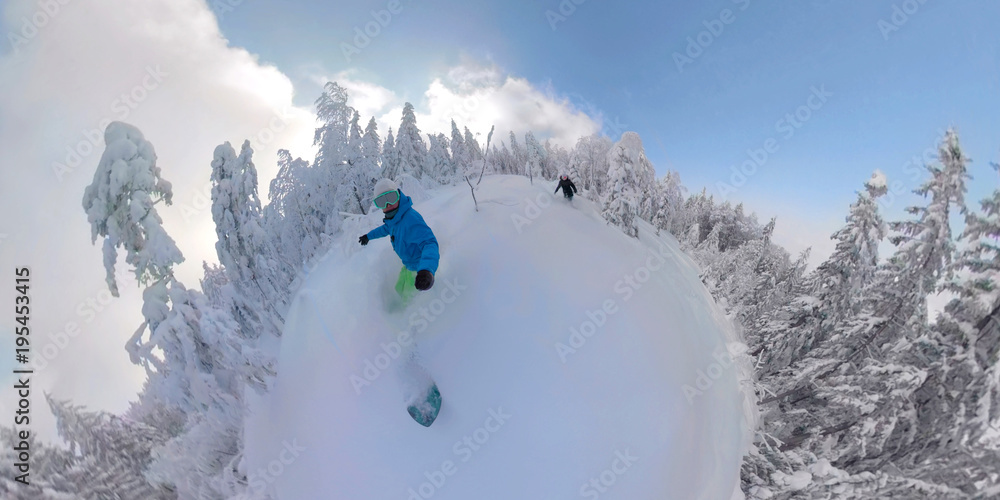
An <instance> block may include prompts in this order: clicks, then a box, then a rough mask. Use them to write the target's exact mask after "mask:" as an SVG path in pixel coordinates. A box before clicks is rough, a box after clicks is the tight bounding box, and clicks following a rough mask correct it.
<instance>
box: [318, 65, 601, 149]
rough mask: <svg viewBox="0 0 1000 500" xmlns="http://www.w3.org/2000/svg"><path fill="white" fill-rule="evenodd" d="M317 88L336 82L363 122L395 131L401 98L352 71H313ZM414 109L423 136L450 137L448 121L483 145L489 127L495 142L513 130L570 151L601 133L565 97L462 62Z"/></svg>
mask: <svg viewBox="0 0 1000 500" xmlns="http://www.w3.org/2000/svg"><path fill="white" fill-rule="evenodd" d="M310 79H311V80H312V81H313V82H315V83H317V84H319V85H322V84H324V83H326V82H327V81H336V82H337V83H339V84H340V85H341V86H342V87H344V88H345V89H346V90H347V92H348V94H349V96H350V100H349V103H350V104H351V106H354V107H355V108H357V109H358V112H359V113H360V114H361V116H362V122H367V120H368V118H369V117H371V116H375V120H376V122H377V123H378V125H379V133H380V134H381V135H382V136H383V137H384V136H385V134H386V131H387V130H388V128H389V127H392V129H393V130H396V129H398V128H399V121H400V119H401V117H402V113H403V104H404V102H405V100H406V99H405V98H404V97H402V96H400V94H399V93H397V92H395V91H393V90H390V89H388V88H385V87H383V86H381V85H378V84H374V83H371V82H368V81H365V80H364V79H363V78H361V77H359V76H358V75H357V74H356V73H355V72H351V71H345V72H340V73H337V74H333V75H322V74H316V73H314V74H313V76H312V77H311V78H310ZM411 102H412V104H413V105H414V107H415V108H416V116H417V126H418V127H420V130H421V131H422V132H424V133H425V134H436V133H439V132H440V133H444V134H445V135H447V136H449V137H450V136H451V120H452V119H454V120H455V123H456V124H457V125H458V126H459V128H460V129H461V128H462V127H468V128H469V130H470V131H472V132H473V134H479V135H480V137H479V140H480V141H481V142H483V143H485V141H486V134H487V133H488V132H489V130H490V127H491V126H494V125H495V126H496V140H497V141H499V140H504V141H506V140H507V135H508V134H507V133H508V131H514V133H515V134H517V135H518V140H519V141H521V142H523V138H524V133H525V132H527V131H529V130H530V131H533V132H534V133H535V135H536V137H539V138H540V139H542V140H544V139H546V138H551V139H552V141H553V142H554V143H555V144H559V145H561V146H564V147H567V148H569V147H571V146H573V145H574V144H576V140H577V139H578V138H580V137H583V136H586V135H590V134H594V133H598V132H600V130H601V123H600V116H590V115H588V114H587V113H585V112H583V111H581V110H579V109H576V107H575V106H574V105H573V104H572V103H571V102H570V100H569V99H567V98H565V97H560V96H557V95H555V93H554V92H552V91H551V90H542V89H539V88H537V87H535V86H533V85H532V84H531V83H530V82H528V81H527V80H525V79H523V78H517V77H514V76H511V75H505V74H503V72H502V71H501V70H500V69H499V68H497V67H496V66H481V65H476V64H474V63H465V64H462V65H459V66H455V67H453V68H450V69H449V70H448V71H447V72H446V73H445V74H444V75H441V76H438V77H436V78H434V79H433V80H432V81H431V83H430V84H429V86H428V88H427V89H426V90H425V91H424V92H423V99H422V100H420V101H411Z"/></svg>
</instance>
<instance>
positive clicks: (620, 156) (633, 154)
mask: <svg viewBox="0 0 1000 500" xmlns="http://www.w3.org/2000/svg"><path fill="white" fill-rule="evenodd" d="M608 164H609V167H608V189H607V193H606V194H605V197H604V201H603V211H602V214H603V215H604V218H605V219H607V220H608V222H610V223H611V224H614V225H616V226H618V227H620V228H621V229H622V231H624V232H625V234H628V235H629V236H632V237H638V235H639V230H638V228H636V227H635V222H634V221H635V219H636V218H637V217H640V216H641V215H642V212H641V210H642V208H643V199H644V195H646V196H648V195H649V194H650V193H651V192H652V189H651V188H652V186H653V177H654V175H655V173H654V171H653V165H652V163H650V162H649V160H648V159H647V158H646V153H645V151H644V150H643V148H642V139H640V138H639V134H637V133H635V132H625V133H624V134H622V138H621V140H620V141H618V142H617V143H616V144H615V145H614V146H613V147H612V148H611V151H609V152H608ZM646 214H647V215H648V214H649V211H647V212H646Z"/></svg>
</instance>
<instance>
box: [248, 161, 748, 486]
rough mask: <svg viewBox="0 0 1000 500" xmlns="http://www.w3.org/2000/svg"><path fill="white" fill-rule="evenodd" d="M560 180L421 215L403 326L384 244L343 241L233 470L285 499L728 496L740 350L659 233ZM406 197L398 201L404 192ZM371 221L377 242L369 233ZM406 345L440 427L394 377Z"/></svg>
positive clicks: (461, 199) (292, 332)
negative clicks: (424, 251)
mask: <svg viewBox="0 0 1000 500" xmlns="http://www.w3.org/2000/svg"><path fill="white" fill-rule="evenodd" d="M553 188H554V184H552V185H550V183H539V182H537V181H536V182H535V185H534V186H531V185H529V182H528V179H526V178H522V177H511V176H493V177H488V178H484V180H483V183H482V185H481V187H480V188H479V189H478V190H477V193H476V196H477V198H478V200H479V211H478V212H477V211H475V209H474V207H473V201H472V197H471V195H470V193H469V189H468V186H455V187H446V188H442V189H440V190H438V192H436V193H434V192H432V193H430V194H431V195H432V196H431V197H430V198H429V199H428V200H426V201H424V202H422V203H418V204H416V205H415V208H416V209H417V210H418V211H420V213H421V214H422V215H423V216H424V218H425V220H426V221H427V222H428V224H429V225H430V226H431V228H432V229H433V230H434V231H435V233H436V235H437V238H438V241H439V244H440V248H441V256H442V257H441V264H440V268H439V270H438V273H437V275H436V280H435V284H434V287H433V288H432V289H431V290H429V291H428V292H424V293H421V294H419V296H418V298H417V299H416V300H415V301H414V303H412V304H411V305H410V306H409V308H408V309H406V310H405V311H398V310H397V311H394V312H387V309H390V310H391V309H392V308H393V307H395V304H394V300H393V299H394V292H393V291H392V285H393V283H394V282H395V278H396V275H397V273H398V271H399V268H400V265H401V264H400V262H399V259H398V258H397V257H396V256H395V254H394V253H393V252H392V249H391V248H390V246H389V241H388V239H381V240H375V241H373V242H372V243H369V245H368V246H367V247H364V248H362V247H360V246H359V245H357V235H354V234H347V235H345V236H344V238H343V240H342V241H341V242H340V243H338V245H339V246H336V247H335V248H334V249H333V250H332V251H331V252H330V254H329V255H328V256H327V258H325V259H324V260H323V261H322V262H320V263H319V265H318V266H317V267H316V268H315V270H314V271H313V272H312V273H311V275H310V276H309V277H308V278H307V279H306V280H305V283H304V285H303V287H302V289H301V290H300V291H299V293H298V295H297V296H296V298H295V301H294V302H293V305H292V307H291V309H290V311H289V315H288V318H287V322H286V327H285V332H284V335H283V338H282V344H281V352H280V354H279V376H278V378H277V380H276V382H275V385H274V388H273V390H272V391H271V392H270V393H269V394H268V395H267V396H266V397H264V398H263V399H260V400H257V401H255V402H253V404H252V409H253V413H254V416H253V417H252V418H251V420H250V421H249V422H248V427H247V444H246V450H247V452H246V462H245V466H246V471H247V473H248V474H249V478H250V488H251V490H253V491H254V492H255V493H263V492H265V491H268V492H271V493H272V494H274V495H275V496H276V497H277V498H281V499H306V498H337V499H349V498H370V499H400V500H414V499H416V500H421V499H427V498H431V497H433V498H434V499H436V500H447V499H455V500H468V499H470V498H476V499H484V500H490V499H508V498H525V499H560V498H577V497H580V496H582V497H583V498H595V499H596V498H605V499H628V500H638V499H656V498H679V499H712V500H714V499H729V498H736V497H742V495H739V494H738V486H739V481H738V480H739V466H740V462H741V458H742V454H743V451H744V449H745V446H746V445H747V441H748V438H749V432H748V431H747V428H748V424H747V420H748V417H749V416H750V414H749V413H747V412H748V410H747V408H749V405H748V400H747V399H746V397H745V394H744V392H742V391H741V389H740V382H739V378H740V373H742V370H744V369H745V368H746V367H745V366H742V365H740V361H741V360H742V358H740V356H736V361H735V362H734V358H733V356H732V355H731V353H737V354H738V353H739V352H741V351H740V349H742V347H743V346H742V344H741V343H740V342H739V341H738V339H737V335H736V334H735V333H734V331H733V329H732V326H731V325H730V323H728V322H727V321H726V320H725V318H724V315H723V314H722V313H721V311H720V310H719V309H718V308H717V307H716V306H715V304H714V303H713V302H712V300H711V297H710V296H709V294H708V292H707V291H706V290H705V288H704V287H703V286H702V284H701V283H700V281H699V279H698V272H697V268H696V266H695V265H694V264H693V262H692V261H691V260H690V259H688V258H687V257H686V256H685V255H683V254H682V252H681V251H680V250H679V249H678V246H677V243H676V241H674V240H673V238H671V237H670V236H669V235H666V234H664V235H663V236H657V235H655V232H654V231H653V229H652V228H651V227H650V226H649V225H646V224H644V223H642V222H640V223H639V224H640V235H639V236H640V237H639V238H638V239H635V238H629V237H627V236H625V235H624V234H623V233H622V232H621V231H620V230H619V229H617V228H615V227H612V226H609V225H608V224H606V223H605V222H604V220H603V219H602V218H601V217H600V215H599V210H598V207H596V206H594V205H593V204H591V203H590V202H588V201H586V200H582V199H579V198H578V199H576V200H574V201H573V202H572V204H570V203H569V202H567V201H565V200H563V199H562V197H561V196H554V195H553V194H552V190H553ZM404 192H405V190H404ZM377 217H378V216H377V214H376V215H373V216H370V217H366V218H365V219H364V221H365V222H368V223H370V226H369V227H368V228H370V227H374V225H375V224H377V223H379V222H380V221H379V220H378V218H377ZM407 334H412V335H414V336H415V338H416V340H417V343H418V345H419V354H420V358H419V359H420V360H421V363H422V364H423V365H424V366H425V367H426V369H427V370H428V372H429V373H430V374H431V375H432V376H433V377H434V379H435V380H436V381H437V384H438V387H439V388H440V390H441V394H442V396H443V401H444V403H443V405H442V408H441V413H440V416H439V417H438V419H437V421H436V422H435V423H434V425H433V426H431V427H429V428H424V427H421V426H420V425H418V424H416V423H415V422H413V421H412V420H411V419H410V417H409V415H407V413H406V408H405V404H404V403H403V394H402V390H403V389H402V386H403V385H405V384H404V383H403V382H402V381H401V380H399V378H398V377H397V376H396V375H395V373H396V372H395V367H396V365H398V364H400V363H401V361H400V360H401V359H402V358H403V357H405V354H400V352H405V351H401V349H400V345H402V344H404V343H405V340H406V335H407Z"/></svg>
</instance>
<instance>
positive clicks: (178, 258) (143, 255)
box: [83, 122, 184, 297]
mask: <svg viewBox="0 0 1000 500" xmlns="http://www.w3.org/2000/svg"><path fill="white" fill-rule="evenodd" d="M104 143H105V144H106V145H107V146H106V148H105V150H104V153H103V154H102V155H101V160H100V162H99V163H98V165H97V171H96V172H94V180H93V182H92V183H91V184H90V185H89V186H87V188H86V190H85V191H84V194H83V209H84V211H86V212H87V221H88V222H90V227H91V239H92V241H93V242H95V243H96V242H97V238H98V237H99V236H100V237H102V238H104V246H103V251H104V269H105V271H106V273H107V278H106V281H107V283H108V288H109V289H110V290H111V293H112V295H114V296H115V297H117V296H118V284H117V283H116V281H115V264H116V263H117V261H118V249H119V248H121V247H124V248H125V252H126V255H125V262H126V263H127V264H129V265H131V266H133V271H134V273H135V277H136V279H137V280H138V281H139V283H142V284H147V283H150V282H152V281H157V280H160V279H164V278H165V277H167V276H169V275H170V274H171V269H172V268H173V266H174V265H175V264H179V263H180V262H182V261H183V260H184V257H183V256H182V255H181V252H180V250H179V249H178V248H177V245H176V244H175V243H174V240H173V239H171V238H170V236H169V235H167V233H166V232H165V231H164V230H163V226H162V222H163V221H162V220H161V219H160V216H159V215H158V214H157V212H156V208H155V207H154V206H155V205H156V204H157V203H159V202H160V201H163V202H165V203H166V204H167V205H170V203H171V197H172V196H173V193H172V191H171V186H170V183H169V182H167V181H166V180H164V179H163V178H162V177H160V167H158V166H157V165H156V152H155V151H154V150H153V145H152V144H150V143H149V142H148V141H146V139H145V138H144V137H143V135H142V132H140V131H139V129H137V128H135V127H133V126H131V125H128V124H126V123H122V122H112V123H111V124H109V125H108V127H107V129H106V130H105V132H104ZM154 197H155V198H156V199H155V200H154V199H153V198H154Z"/></svg>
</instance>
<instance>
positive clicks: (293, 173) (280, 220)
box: [263, 149, 324, 280]
mask: <svg viewBox="0 0 1000 500" xmlns="http://www.w3.org/2000/svg"><path fill="white" fill-rule="evenodd" d="M316 171H317V169H313V168H310V166H309V162H307V161H305V160H303V159H302V158H296V159H294V160H293V159H292V155H291V154H290V153H289V152H288V150H285V149H282V150H279V151H278V174H277V175H276V176H275V178H274V179H273V180H272V181H271V185H270V189H269V191H268V198H269V199H270V200H271V202H270V203H268V204H267V206H266V207H264V212H263V217H264V227H265V228H267V232H268V234H269V235H270V238H271V239H272V241H274V245H275V248H276V250H277V252H276V253H277V256H278V257H279V258H280V259H282V261H283V262H284V267H285V268H286V269H287V270H288V273H287V278H288V280H291V279H294V278H295V276H296V275H297V274H298V272H297V270H298V269H299V268H300V267H301V266H302V263H304V262H306V261H308V260H309V259H310V258H312V257H313V256H314V255H316V253H317V252H319V250H320V246H321V241H322V240H321V235H322V234H323V228H324V222H323V217H322V214H318V213H316V212H315V211H314V210H313V207H314V206H315V205H316V203H315V202H314V201H313V200H311V199H310V197H311V196H313V195H314V193H312V191H311V190H309V189H307V187H308V186H310V184H311V180H312V179H313V177H314V176H315V175H316Z"/></svg>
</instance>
